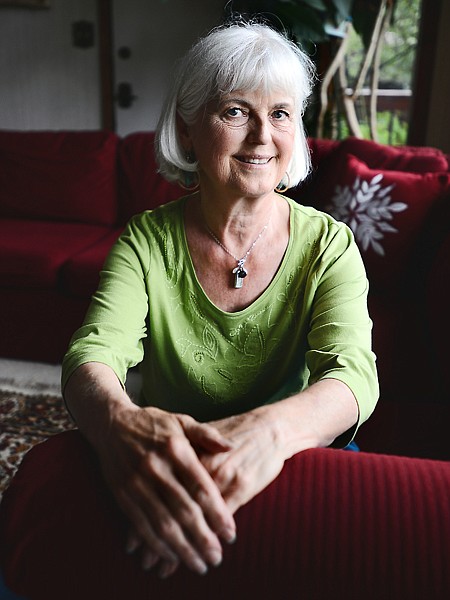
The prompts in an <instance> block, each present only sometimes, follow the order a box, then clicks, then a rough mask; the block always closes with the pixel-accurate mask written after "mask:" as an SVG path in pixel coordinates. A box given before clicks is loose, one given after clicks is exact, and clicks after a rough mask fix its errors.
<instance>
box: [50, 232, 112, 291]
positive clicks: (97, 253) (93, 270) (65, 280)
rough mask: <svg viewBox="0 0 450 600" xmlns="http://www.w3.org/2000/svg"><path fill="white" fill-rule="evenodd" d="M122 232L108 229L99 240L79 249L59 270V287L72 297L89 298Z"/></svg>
mask: <svg viewBox="0 0 450 600" xmlns="http://www.w3.org/2000/svg"><path fill="white" fill-rule="evenodd" d="M121 232H122V228H115V229H113V230H112V231H110V232H109V233H108V234H107V235H106V236H105V237H104V238H103V239H101V240H100V241H99V242H97V243H96V244H94V245H93V246H90V247H89V248H86V249H83V250H81V252H79V253H78V254H75V255H74V256H72V258H70V259H69V260H68V261H67V262H66V263H65V264H64V266H63V268H62V271H61V289H62V290H63V291H64V292H65V293H67V294H69V295H70V296H72V297H74V298H90V297H91V296H92V294H93V293H94V292H95V291H96V289H97V287H98V284H99V275H100V271H101V269H102V267H103V264H104V262H105V259H106V257H107V255H108V253H109V251H110V249H111V247H112V245H113V244H114V242H115V241H116V240H117V238H118V237H119V235H120V233H121Z"/></svg>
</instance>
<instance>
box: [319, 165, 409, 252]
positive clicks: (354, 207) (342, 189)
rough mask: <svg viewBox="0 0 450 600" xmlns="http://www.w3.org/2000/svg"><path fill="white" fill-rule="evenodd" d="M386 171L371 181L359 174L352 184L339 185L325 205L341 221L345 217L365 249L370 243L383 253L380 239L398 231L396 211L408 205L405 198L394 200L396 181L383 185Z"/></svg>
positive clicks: (374, 249) (345, 221)
mask: <svg viewBox="0 0 450 600" xmlns="http://www.w3.org/2000/svg"><path fill="white" fill-rule="evenodd" d="M382 181H383V174H382V173H378V175H375V177H373V178H372V179H371V180H370V181H364V180H361V179H360V177H357V178H356V179H355V181H354V183H353V185H352V186H349V185H345V186H340V185H337V186H336V188H335V192H334V195H333V197H332V199H331V204H329V205H328V206H326V207H325V210H326V211H327V212H329V213H330V214H331V215H332V216H333V217H334V218H335V219H337V220H338V221H344V223H347V225H348V226H349V227H350V229H351V230H352V231H353V233H354V235H355V238H356V240H357V242H359V244H360V245H361V248H362V249H363V250H367V249H368V248H369V247H371V248H372V249H373V251H374V252H376V253H377V254H379V255H380V256H384V255H385V252H384V248H383V246H382V244H381V240H382V239H383V238H384V235H385V234H386V233H398V229H396V228H395V227H393V226H392V225H391V224H390V223H389V221H392V219H393V218H394V217H393V213H398V212H401V211H403V210H406V209H407V208H408V205H407V204H405V203H404V202H391V200H392V199H391V191H392V190H393V189H394V187H395V184H392V185H388V186H385V187H383V186H382V185H381V184H382Z"/></svg>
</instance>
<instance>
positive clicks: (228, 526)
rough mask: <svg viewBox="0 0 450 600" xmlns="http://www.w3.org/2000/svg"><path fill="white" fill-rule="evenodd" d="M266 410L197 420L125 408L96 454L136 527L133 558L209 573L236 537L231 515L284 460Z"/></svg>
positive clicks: (168, 569)
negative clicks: (223, 550)
mask: <svg viewBox="0 0 450 600" xmlns="http://www.w3.org/2000/svg"><path fill="white" fill-rule="evenodd" d="M267 408H268V407H261V408H260V409H256V410H255V411H251V412H249V413H245V414H243V415H238V416H233V417H230V418H226V419H222V420H220V421H215V422H212V423H209V424H204V423H199V422H197V421H195V420H194V419H192V418H191V417H189V416H186V415H180V414H171V413H167V412H165V411H162V410H159V409H157V408H138V407H133V408H131V407H130V408H127V409H125V410H124V411H122V412H121V413H120V414H119V415H116V418H115V419H114V420H113V421H112V423H111V426H110V428H109V433H108V439H107V440H106V442H107V443H103V444H102V447H101V448H100V450H99V457H100V462H101V465H102V469H103V473H104V476H105V478H106V481H107V483H108V485H109V487H110V488H111V490H112V492H113V494H114V496H115V498H116V500H117V502H118V504H119V506H120V507H121V509H122V511H123V512H124V514H125V515H126V517H127V518H128V520H129V522H130V524H131V529H130V535H129V539H128V543H127V551H128V552H129V553H134V552H137V551H139V552H140V559H141V564H142V566H143V568H144V569H151V568H153V567H156V568H157V569H158V573H159V575H160V576H161V577H168V576H169V575H171V574H172V573H174V572H175V571H176V569H177V568H178V566H179V564H180V563H184V564H185V565H186V566H187V567H188V568H189V569H191V570H193V571H194V572H196V573H199V574H204V573H206V572H207V570H208V567H209V566H217V565H219V564H220V562H221V560H222V544H221V542H228V543H232V542H233V541H234V539H235V537H236V524H235V521H234V518H233V514H234V512H235V511H236V510H237V509H238V508H239V507H240V506H242V505H243V504H245V503H246V502H248V501H249V500H250V499H251V498H253V497H254V496H255V495H256V494H257V493H259V492H260V491H261V490H262V489H264V488H265V487H266V486H267V485H268V484H269V483H270V482H271V481H272V480H273V479H275V477H276V476H277V475H278V474H279V472H280V471H281V469H282V467H283V464H284V460H285V458H286V457H283V455H282V452H281V451H280V450H279V448H278V446H279V444H277V443H276V442H277V436H276V435H275V431H274V428H273V425H272V422H271V420H270V418H268V415H267V414H266V412H267V411H266V409H267Z"/></svg>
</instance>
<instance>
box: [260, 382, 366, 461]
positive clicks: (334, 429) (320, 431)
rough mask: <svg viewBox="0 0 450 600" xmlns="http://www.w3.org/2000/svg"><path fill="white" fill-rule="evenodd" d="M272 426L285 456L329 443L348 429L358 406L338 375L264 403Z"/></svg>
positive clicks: (355, 416) (355, 419)
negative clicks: (280, 398)
mask: <svg viewBox="0 0 450 600" xmlns="http://www.w3.org/2000/svg"><path fill="white" fill-rule="evenodd" d="M264 409H265V410H267V415H266V417H267V418H269V419H270V421H271V422H272V425H273V427H274V432H275V434H274V435H275V440H276V443H277V445H279V446H280V447H282V448H283V452H284V453H285V454H286V458H290V457H291V456H293V455H294V454H297V453H298V452H301V451H302V450H306V449H308V448H317V447H325V446H329V445H330V444H332V443H333V441H334V440H335V439H336V438H337V437H339V436H340V435H341V434H343V433H345V432H346V431H348V430H349V429H351V428H352V427H353V426H354V425H355V424H356V423H357V422H358V418H359V409H358V404H357V402H356V399H355V396H354V395H353V393H352V391H351V390H350V388H349V387H348V386H347V385H345V384H344V383H342V382H341V381H338V380H337V379H323V380H321V381H318V382H317V383H315V384H313V385H312V386H311V387H309V388H307V389H306V390H304V391H303V392H300V393H298V394H295V395H294V396H291V397H290V398H286V399H285V400H281V401H280V402H277V403H275V404H272V405H268V406H265V407H264Z"/></svg>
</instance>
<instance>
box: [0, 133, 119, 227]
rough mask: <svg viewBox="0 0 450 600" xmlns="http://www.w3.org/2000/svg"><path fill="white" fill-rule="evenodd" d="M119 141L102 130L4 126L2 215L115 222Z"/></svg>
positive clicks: (0, 166) (0, 159) (0, 160)
mask: <svg viewBox="0 0 450 600" xmlns="http://www.w3.org/2000/svg"><path fill="white" fill-rule="evenodd" d="M117 140H118V138H117V136H116V135H115V134H112V133H107V132H101V131H68V132H61V131H31V132H28V131H27V132H24V131H0V215H1V216H4V217H9V218H19V219H23V218H27V219H41V220H45V221H49V220H53V221H72V222H73V221H76V222H82V223H89V224H93V225H112V224H114V223H115V222H116V220H117V184H116V150H117Z"/></svg>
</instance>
